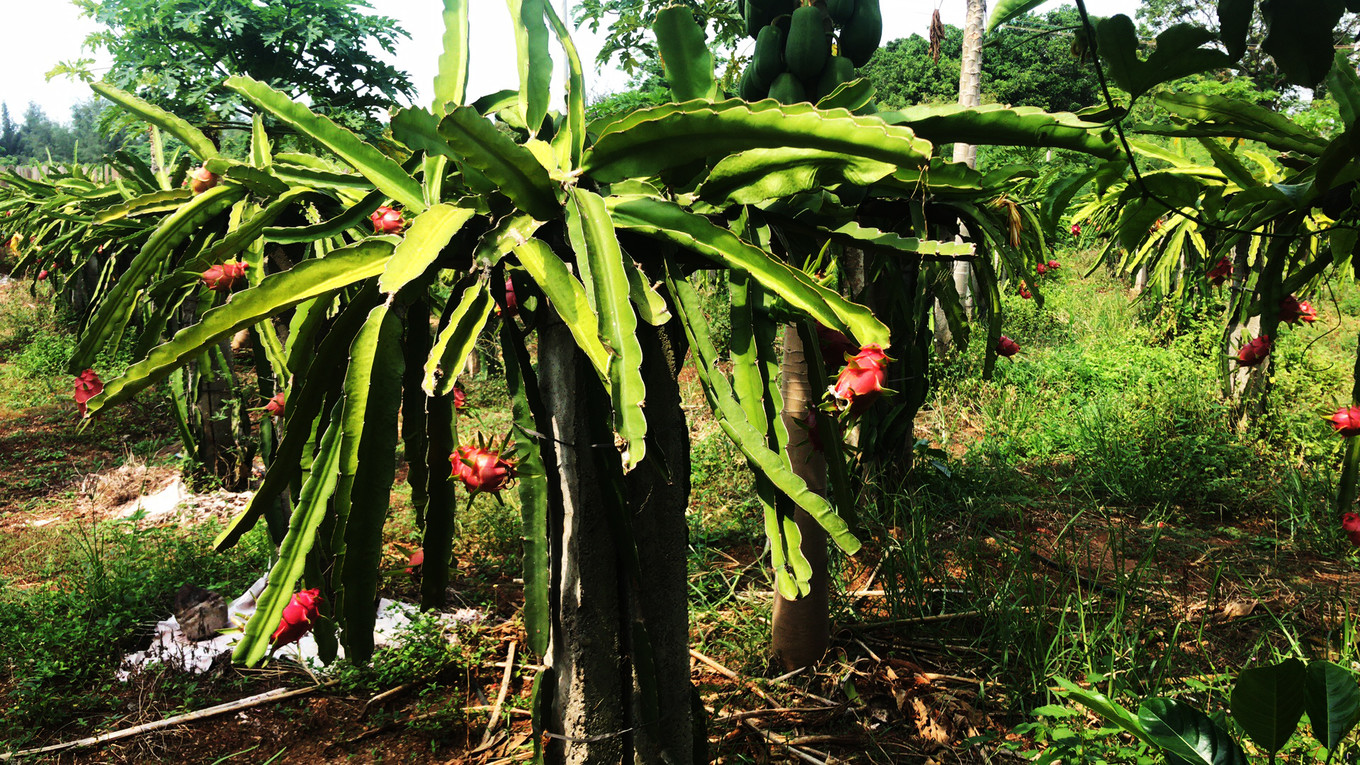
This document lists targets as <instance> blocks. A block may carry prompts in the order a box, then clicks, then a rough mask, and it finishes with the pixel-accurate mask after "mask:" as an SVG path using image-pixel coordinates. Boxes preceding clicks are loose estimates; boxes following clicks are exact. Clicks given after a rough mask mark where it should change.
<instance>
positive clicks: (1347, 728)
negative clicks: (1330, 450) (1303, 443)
mask: <svg viewBox="0 0 1360 765" xmlns="http://www.w3.org/2000/svg"><path fill="white" fill-rule="evenodd" d="M1352 440H1354V439H1352ZM1306 673H1307V679H1306V680H1305V683H1306V686H1307V697H1308V701H1307V707H1308V722H1309V723H1311V724H1312V727H1313V737H1314V738H1316V739H1317V740H1318V741H1321V742H1322V745H1323V746H1324V747H1326V749H1327V752H1328V754H1331V753H1332V752H1334V751H1336V748H1337V747H1338V746H1340V745H1341V742H1342V741H1345V740H1346V736H1348V735H1350V732H1351V731H1352V730H1354V729H1355V725H1356V723H1357V722H1360V685H1357V683H1356V681H1355V675H1354V673H1352V672H1351V671H1350V670H1348V669H1346V668H1345V667H1340V666H1337V665H1336V664H1333V663H1331V662H1330V661H1323V660H1322V659H1314V660H1313V661H1312V662H1310V663H1309V664H1308V669H1307V670H1306Z"/></svg>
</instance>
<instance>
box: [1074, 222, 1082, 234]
mask: <svg viewBox="0 0 1360 765" xmlns="http://www.w3.org/2000/svg"><path fill="white" fill-rule="evenodd" d="M1072 236H1081V224H1080V223H1073V224H1072Z"/></svg>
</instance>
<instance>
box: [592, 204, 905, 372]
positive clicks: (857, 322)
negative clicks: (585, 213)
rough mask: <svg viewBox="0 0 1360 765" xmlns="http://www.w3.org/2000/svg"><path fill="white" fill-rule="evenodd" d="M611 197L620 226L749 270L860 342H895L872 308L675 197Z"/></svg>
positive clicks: (768, 286) (799, 306) (771, 288)
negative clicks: (692, 210) (691, 209)
mask: <svg viewBox="0 0 1360 765" xmlns="http://www.w3.org/2000/svg"><path fill="white" fill-rule="evenodd" d="M608 202H609V205H610V209H611V212H612V214H613V216H614V224H615V225H616V226H618V227H619V228H623V229H630V230H634V231H638V232H641V233H644V234H647V235H649V236H652V237H654V238H658V239H662V240H665V241H669V242H673V243H675V244H678V245H680V246H681V247H685V248H687V249H690V250H693V251H694V252H696V253H698V254H700V255H703V256H704V257H706V258H708V259H709V260H712V261H714V262H716V263H718V264H719V265H722V266H724V267H727V268H737V269H741V270H743V271H746V272H747V273H749V274H751V276H752V277H754V278H755V280H756V281H758V282H759V283H760V284H761V286H763V287H764V288H765V289H767V290H769V291H771V292H773V293H774V294H776V295H778V296H779V297H781V298H783V299H784V300H786V301H788V302H789V303H790V304H791V305H793V306H794V307H795V308H797V309H798V310H801V311H803V312H805V313H807V314H808V315H810V316H811V317H812V318H814V319H816V320H817V321H820V322H821V323H822V324H825V325H826V326H828V327H831V328H833V329H839V330H841V331H843V332H849V333H850V334H851V335H852V336H853V337H854V338H855V339H856V340H858V341H859V342H860V343H861V344H862V345H868V344H870V343H874V344H877V345H880V346H882V347H884V348H887V347H888V345H889V344H890V342H891V338H890V337H889V335H888V328H887V327H885V326H883V324H882V323H881V322H879V320H878V319H876V318H875V317H874V315H873V313H872V312H871V311H870V310H869V309H867V308H865V307H864V306H861V305H856V304H855V303H851V302H850V301H849V300H846V299H845V298H844V297H841V295H840V294H838V293H836V292H833V291H831V290H829V289H827V288H825V287H823V286H821V285H820V284H818V283H817V282H816V281H814V280H813V279H812V277H810V276H808V275H807V274H805V273H803V272H802V271H799V270H798V269H795V268H791V267H790V266H788V265H786V264H785V263H782V262H780V261H779V260H778V259H776V258H774V257H773V256H771V255H770V254H769V253H767V252H765V251H763V250H761V249H760V248H758V247H756V246H754V245H752V244H750V243H748V242H745V241H743V240H742V239H740V238H739V237H738V236H737V235H736V234H734V233H732V232H731V231H729V230H728V229H725V228H722V227H720V226H716V225H714V224H713V223H710V222H709V221H708V220H707V219H706V218H704V217H702V216H699V215H695V214H693V213H690V212H688V211H686V210H685V209H684V208H682V207H680V206H679V205H676V204H673V203H671V202H665V201H661V200H658V199H651V198H646V197H637V198H630V199H623V198H619V197H610V198H609V200H608Z"/></svg>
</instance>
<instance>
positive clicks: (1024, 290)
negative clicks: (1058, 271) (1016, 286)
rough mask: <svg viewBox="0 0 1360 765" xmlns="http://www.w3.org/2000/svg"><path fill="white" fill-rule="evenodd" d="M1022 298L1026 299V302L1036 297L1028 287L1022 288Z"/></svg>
mask: <svg viewBox="0 0 1360 765" xmlns="http://www.w3.org/2000/svg"><path fill="white" fill-rule="evenodd" d="M1020 297H1022V298H1024V299H1025V300H1029V299H1030V298H1032V297H1034V296H1033V295H1031V294H1030V292H1029V288H1028V287H1021V288H1020Z"/></svg>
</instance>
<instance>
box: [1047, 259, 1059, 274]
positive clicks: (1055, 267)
mask: <svg viewBox="0 0 1360 765" xmlns="http://www.w3.org/2000/svg"><path fill="white" fill-rule="evenodd" d="M1061 267H1062V264H1061V263H1059V262H1058V261H1056V260H1050V261H1048V270H1050V271H1057V270H1058V269H1059V268H1061Z"/></svg>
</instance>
